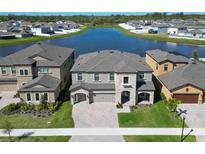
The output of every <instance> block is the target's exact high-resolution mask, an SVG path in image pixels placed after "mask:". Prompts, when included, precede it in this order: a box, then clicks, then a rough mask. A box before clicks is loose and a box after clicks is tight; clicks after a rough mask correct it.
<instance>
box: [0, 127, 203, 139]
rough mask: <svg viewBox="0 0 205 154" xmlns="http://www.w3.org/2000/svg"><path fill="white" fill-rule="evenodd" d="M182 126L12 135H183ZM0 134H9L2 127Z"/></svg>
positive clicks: (36, 131)
mask: <svg viewBox="0 0 205 154" xmlns="http://www.w3.org/2000/svg"><path fill="white" fill-rule="evenodd" d="M191 129H193V132H192V133H191V135H200V136H204V135H205V129H204V128H185V129H184V135H186V134H187V133H188V132H189V131H190V130H191ZM181 131H182V130H181V128H49V129H14V130H13V131H12V132H11V136H72V135H76V136H79V135H80V136H88V135H93V136H116V135H181ZM0 136H2V137H3V136H8V134H5V133H3V130H2V129H0Z"/></svg>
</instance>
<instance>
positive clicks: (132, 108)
mask: <svg viewBox="0 0 205 154" xmlns="http://www.w3.org/2000/svg"><path fill="white" fill-rule="evenodd" d="M137 108H138V106H137V105H132V106H130V110H131V111H134V110H136V109H137Z"/></svg>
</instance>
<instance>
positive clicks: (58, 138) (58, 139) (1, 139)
mask: <svg viewBox="0 0 205 154" xmlns="http://www.w3.org/2000/svg"><path fill="white" fill-rule="evenodd" d="M69 139H70V137H69V136H35V137H34V136H30V137H24V138H18V137H12V138H11V141H12V142H68V140H69ZM0 142H9V138H8V137H0Z"/></svg>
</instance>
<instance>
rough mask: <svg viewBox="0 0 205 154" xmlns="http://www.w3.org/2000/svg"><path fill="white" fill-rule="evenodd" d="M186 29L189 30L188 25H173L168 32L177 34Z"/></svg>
mask: <svg viewBox="0 0 205 154" xmlns="http://www.w3.org/2000/svg"><path fill="white" fill-rule="evenodd" d="M186 31H187V27H185V26H173V27H169V28H168V30H167V33H168V34H169V35H177V34H179V33H182V32H186Z"/></svg>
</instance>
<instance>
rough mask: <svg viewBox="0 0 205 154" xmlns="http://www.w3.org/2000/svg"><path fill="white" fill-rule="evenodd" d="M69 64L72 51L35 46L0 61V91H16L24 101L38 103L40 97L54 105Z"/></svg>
mask: <svg viewBox="0 0 205 154" xmlns="http://www.w3.org/2000/svg"><path fill="white" fill-rule="evenodd" d="M73 63H74V50H73V49H69V48H64V47H58V46H54V45H48V44H44V43H36V44H34V45H32V46H29V47H27V48H25V49H23V50H21V51H18V52H16V53H14V54H11V55H8V56H6V57H3V58H1V59H0V91H19V93H20V97H21V98H22V99H23V100H24V101H25V102H39V101H40V99H41V96H42V95H44V96H45V98H46V99H47V101H48V102H55V101H56V99H57V98H58V96H59V93H60V91H61V90H62V89H63V88H64V87H65V85H66V84H67V83H68V81H70V68H71V67H72V65H73Z"/></svg>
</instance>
